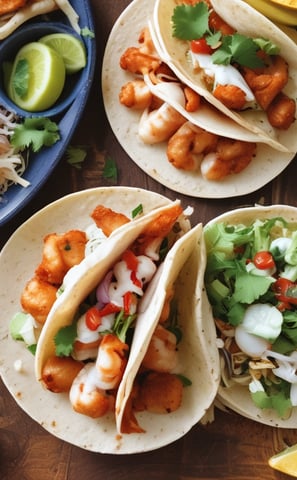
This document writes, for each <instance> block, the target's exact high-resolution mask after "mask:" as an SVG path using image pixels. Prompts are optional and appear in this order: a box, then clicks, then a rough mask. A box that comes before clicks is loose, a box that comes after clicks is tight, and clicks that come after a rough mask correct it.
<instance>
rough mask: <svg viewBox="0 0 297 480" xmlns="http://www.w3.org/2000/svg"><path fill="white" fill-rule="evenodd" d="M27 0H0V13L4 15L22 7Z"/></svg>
mask: <svg viewBox="0 0 297 480" xmlns="http://www.w3.org/2000/svg"><path fill="white" fill-rule="evenodd" d="M26 3H27V0H4V1H1V2H0V15H6V14H7V13H12V12H15V11H16V10H18V9H19V8H22V7H24V6H25V5H26Z"/></svg>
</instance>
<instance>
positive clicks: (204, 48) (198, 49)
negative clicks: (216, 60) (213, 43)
mask: <svg viewBox="0 0 297 480" xmlns="http://www.w3.org/2000/svg"><path fill="white" fill-rule="evenodd" d="M191 50H192V52H193V53H206V54H208V55H211V54H212V48H211V47H210V45H208V44H207V42H206V40H205V38H203V37H202V38H199V39H198V40H192V41H191Z"/></svg>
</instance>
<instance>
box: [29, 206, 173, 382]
mask: <svg viewBox="0 0 297 480" xmlns="http://www.w3.org/2000/svg"><path fill="white" fill-rule="evenodd" d="M176 203H179V202H178V201H177V202H176ZM174 204H175V203H174V202H170V203H169V204H168V205H165V206H162V207H160V208H157V209H153V210H152V211H151V212H149V213H147V214H146V215H144V216H141V217H140V218H138V219H137V220H131V221H130V222H129V223H126V224H125V225H122V226H121V227H120V228H117V229H116V230H115V231H114V232H112V234H111V235H110V236H109V237H108V238H106V239H105V240H104V241H103V242H102V243H101V244H100V246H99V247H98V248H97V249H95V250H94V251H93V252H92V253H90V255H88V256H87V257H85V258H84V259H83V260H82V262H81V263H80V264H79V265H76V266H74V267H72V268H71V269H70V270H69V272H68V273H67V274H66V277H67V280H66V281H65V280H64V284H63V285H64V288H63V293H61V295H60V296H59V297H58V298H57V300H56V301H55V303H54V305H53V306H52V308H51V310H50V312H49V315H48V317H47V319H46V322H45V324H44V325H43V327H42V331H41V335H40V337H39V340H38V344H37V349H36V354H35V374H36V379H37V380H40V379H41V376H42V370H43V367H44V365H45V362H46V361H47V359H48V358H49V357H50V356H52V355H54V354H55V343H54V338H55V336H56V334H57V333H58V331H59V330H60V329H61V328H62V327H65V326H67V325H71V323H72V321H73V318H74V316H75V313H76V311H77V310H78V307H79V305H80V304H81V303H82V302H83V301H84V299H85V298H86V297H87V296H88V295H89V294H90V293H91V292H92V291H93V290H94V289H95V288H96V286H97V285H98V284H99V283H100V281H101V280H102V279H103V278H104V276H105V275H106V274H107V272H108V271H109V270H110V269H111V267H112V266H113V265H114V264H115V262H116V261H118V259H119V258H120V256H121V255H122V253H123V252H124V251H125V250H127V248H129V246H130V245H131V244H132V243H133V242H134V241H135V240H136V239H137V237H139V236H140V234H141V233H142V232H143V230H144V229H145V227H146V226H147V225H149V223H151V222H154V221H155V220H156V219H157V218H158V215H160V213H164V214H165V215H166V211H167V210H168V209H170V208H171V207H172V206H173V205H174Z"/></svg>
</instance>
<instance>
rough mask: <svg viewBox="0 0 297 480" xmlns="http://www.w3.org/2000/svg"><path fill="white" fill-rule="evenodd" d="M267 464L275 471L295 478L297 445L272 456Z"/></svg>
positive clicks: (296, 475)
mask: <svg viewBox="0 0 297 480" xmlns="http://www.w3.org/2000/svg"><path fill="white" fill-rule="evenodd" d="M268 464H269V465H270V466H271V467H272V468H274V469H275V470H279V471H280V472H283V473H286V474H287V475H291V476H292V477H297V445H293V446H292V447H288V448H286V449H285V450H283V451H282V452H280V453H278V454H276V455H273V457H271V458H270V459H269V460H268Z"/></svg>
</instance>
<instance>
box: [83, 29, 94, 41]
mask: <svg viewBox="0 0 297 480" xmlns="http://www.w3.org/2000/svg"><path fill="white" fill-rule="evenodd" d="M80 33H81V36H82V37H90V38H95V34H94V32H92V30H90V29H89V28H88V27H84V28H82V29H81V31H80Z"/></svg>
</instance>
